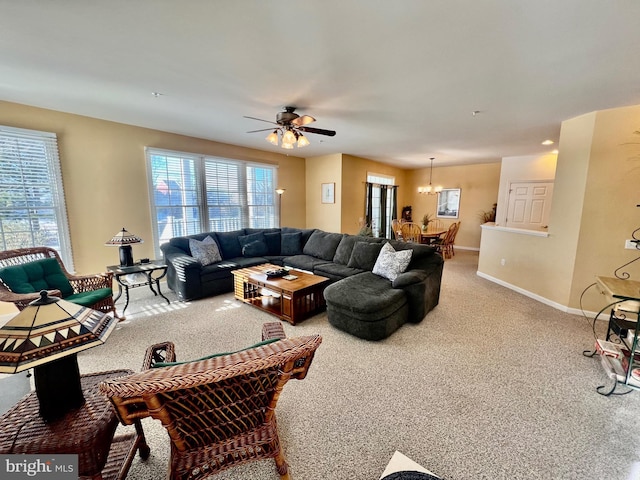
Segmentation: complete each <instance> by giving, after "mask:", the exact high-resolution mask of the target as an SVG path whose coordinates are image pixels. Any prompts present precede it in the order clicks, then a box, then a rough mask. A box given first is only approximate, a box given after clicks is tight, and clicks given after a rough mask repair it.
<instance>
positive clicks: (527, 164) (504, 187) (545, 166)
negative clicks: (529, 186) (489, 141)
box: [496, 154, 558, 225]
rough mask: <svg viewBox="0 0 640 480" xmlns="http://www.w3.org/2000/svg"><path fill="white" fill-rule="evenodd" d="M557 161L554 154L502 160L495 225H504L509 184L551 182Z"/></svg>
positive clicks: (556, 156) (554, 174)
mask: <svg viewBox="0 0 640 480" xmlns="http://www.w3.org/2000/svg"><path fill="white" fill-rule="evenodd" d="M557 160H558V155H556V154H548V155H531V156H523V157H504V158H503V159H502V167H501V169H500V189H499V191H498V209H497V214H496V224H497V225H501V224H505V222H506V215H507V208H508V204H509V187H510V185H511V183H513V182H534V181H553V180H554V178H555V176H556V164H557ZM552 201H553V200H552Z"/></svg>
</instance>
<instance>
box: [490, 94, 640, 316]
mask: <svg viewBox="0 0 640 480" xmlns="http://www.w3.org/2000/svg"><path fill="white" fill-rule="evenodd" d="M639 125H640V106H634V107H626V108H620V109H612V110H605V111H600V112H593V113H590V114H587V115H582V116H580V117H577V118H574V119H571V120H567V121H565V122H563V123H562V128H561V134H560V143H559V150H560V153H559V155H558V159H557V167H556V178H555V184H554V194H553V204H552V208H551V218H550V222H549V229H548V233H549V236H548V237H536V236H528V235H523V234H517V233H512V232H505V231H499V230H493V229H484V230H483V233H482V242H481V250H480V260H479V265H478V272H479V273H480V274H483V275H487V276H490V277H493V278H495V279H497V280H498V281H501V282H504V283H507V284H510V285H512V286H514V287H516V288H519V289H522V290H524V291H526V292H528V293H530V294H532V295H533V296H539V297H540V298H541V299H543V300H547V301H549V302H551V303H555V304H557V305H558V306H561V307H566V308H567V309H569V310H572V309H579V308H580V296H581V294H582V292H583V291H584V290H585V288H587V287H588V286H589V285H590V284H592V283H593V281H594V277H595V275H599V274H600V275H609V276H611V275H613V272H614V270H615V269H616V268H617V267H619V266H621V265H623V264H624V263H626V262H628V261H630V260H633V259H634V258H637V257H638V253H640V252H637V251H629V250H624V240H625V239H626V238H631V232H633V231H634V230H635V229H636V228H638V227H640V210H638V208H637V207H636V205H637V204H638V203H640V202H639V201H638V197H637V194H636V192H637V185H638V184H639V182H640V145H638V144H637V136H634V134H633V132H634V131H636V130H637V129H638V126H639ZM633 142H636V145H633ZM502 259H505V265H501V260H502ZM639 263H640V262H639ZM639 268H640V265H635V264H634V265H632V267H631V269H630V272H631V273H632V274H633V275H635V276H636V278H637V277H638V276H640V270H638V269H639ZM602 306H603V304H602V300H601V298H600V297H599V295H597V294H596V293H595V290H594V289H590V290H588V292H587V294H586V295H585V297H584V299H583V307H584V308H585V309H586V310H588V311H589V310H591V311H597V310H599V308H601V307H602Z"/></svg>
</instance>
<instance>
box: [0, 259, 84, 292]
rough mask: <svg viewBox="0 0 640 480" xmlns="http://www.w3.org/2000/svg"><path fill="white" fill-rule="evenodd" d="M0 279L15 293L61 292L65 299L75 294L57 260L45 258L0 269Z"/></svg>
mask: <svg viewBox="0 0 640 480" xmlns="http://www.w3.org/2000/svg"><path fill="white" fill-rule="evenodd" d="M0 278H2V280H3V281H4V283H6V284H7V286H8V287H9V288H10V289H11V291H12V292H14V293H36V292H39V291H40V290H60V293H61V294H62V296H63V297H66V296H68V295H71V294H72V293H73V287H72V286H71V284H70V283H69V279H67V277H66V276H65V274H64V273H63V271H62V269H61V268H60V264H59V263H58V261H57V260H56V259H55V258H43V259H40V260H34V261H33V262H29V263H23V264H21V265H11V266H10V267H4V268H2V269H0Z"/></svg>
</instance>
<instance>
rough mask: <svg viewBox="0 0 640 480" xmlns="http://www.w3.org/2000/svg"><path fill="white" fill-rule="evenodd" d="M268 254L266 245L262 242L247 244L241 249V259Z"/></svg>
mask: <svg viewBox="0 0 640 480" xmlns="http://www.w3.org/2000/svg"><path fill="white" fill-rule="evenodd" d="M268 253H269V250H268V249H267V244H266V243H263V242H258V241H257V240H256V241H255V242H249V243H247V244H246V245H245V246H243V247H242V256H243V257H264V256H265V255H267V254H268Z"/></svg>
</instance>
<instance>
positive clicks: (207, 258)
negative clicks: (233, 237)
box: [189, 237, 222, 267]
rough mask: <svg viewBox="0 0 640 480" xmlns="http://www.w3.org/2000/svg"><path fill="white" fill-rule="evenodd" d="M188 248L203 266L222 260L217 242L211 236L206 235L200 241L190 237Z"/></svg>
mask: <svg viewBox="0 0 640 480" xmlns="http://www.w3.org/2000/svg"><path fill="white" fill-rule="evenodd" d="M189 250H191V256H192V257H193V258H195V259H196V260H198V261H199V262H200V263H201V264H202V266H203V267H206V266H207V265H211V264H212V263H216V262H219V261H221V260H222V255H220V249H219V248H218V244H217V243H216V241H215V240H214V239H213V238H211V237H207V238H205V239H204V240H202V241H199V240H196V239H195V238H190V239H189Z"/></svg>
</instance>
